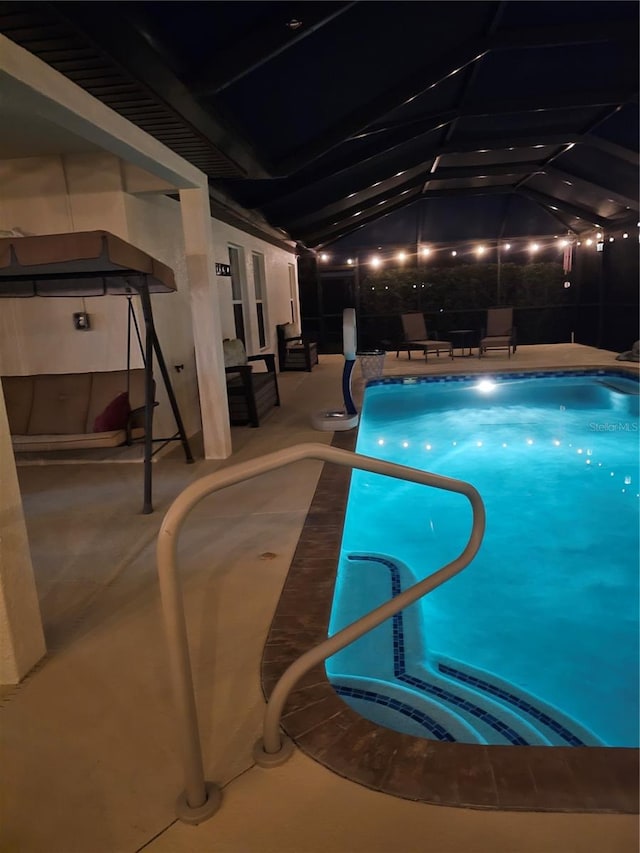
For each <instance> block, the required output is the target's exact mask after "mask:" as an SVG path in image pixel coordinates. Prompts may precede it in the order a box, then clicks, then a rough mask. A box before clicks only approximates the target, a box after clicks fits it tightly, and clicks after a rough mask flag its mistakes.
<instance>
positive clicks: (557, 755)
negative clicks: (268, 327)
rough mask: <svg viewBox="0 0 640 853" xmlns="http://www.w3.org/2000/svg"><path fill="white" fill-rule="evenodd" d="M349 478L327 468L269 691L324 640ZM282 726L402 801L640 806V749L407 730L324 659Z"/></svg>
mask: <svg viewBox="0 0 640 853" xmlns="http://www.w3.org/2000/svg"><path fill="white" fill-rule="evenodd" d="M616 367H617V366H616ZM586 370H589V368H586ZM531 372H533V373H539V372H541V371H531ZM579 372H580V371H579ZM355 442H356V433H355V431H349V432H336V433H335V434H334V438H333V441H332V445H333V446H334V447H340V448H343V449H345V450H353V449H354V448H355ZM350 480H351V472H350V470H349V469H346V468H343V467H341V466H330V465H328V464H325V465H324V467H323V470H322V473H321V475H320V479H319V481H318V485H317V488H316V491H315V495H314V497H313V500H312V503H311V506H310V508H309V512H308V514H307V517H306V520H305V523H304V526H303V529H302V532H301V535H300V539H299V541H298V545H297V548H296V551H295V553H294V557H293V560H292V563H291V567H290V569H289V573H288V575H287V578H286V581H285V584H284V587H283V589H282V593H281V596H280V600H279V602H278V605H277V608H276V611H275V615H274V618H273V621H272V624H271V628H270V631H269V634H268V637H267V641H266V644H265V648H264V653H263V658H262V687H263V691H264V694H265V696H266V697H268V696H269V695H270V693H271V691H272V690H273V688H274V686H275V684H276V683H277V681H278V679H279V678H280V676H281V675H282V673H283V672H284V671H285V669H286V668H287V667H288V666H289V665H290V664H291V663H293V662H294V661H295V660H296V659H297V658H298V657H300V655H302V654H303V653H304V652H306V651H308V649H310V648H312V647H313V646H315V645H317V644H318V643H320V642H322V640H324V639H326V636H327V628H328V623H329V616H330V612H331V603H332V598H333V588H334V583H335V576H336V571H337V563H338V557H339V552H340V545H341V540H342V529H343V521H344V512H345V509H346V502H347V497H348V492H349V483H350ZM282 728H283V729H284V731H285V732H286V733H287V734H288V735H289V737H291V739H292V740H293V741H294V743H295V744H296V745H297V747H298V748H299V749H301V750H302V751H303V752H304V753H306V754H307V755H308V756H309V757H311V758H312V759H314V760H315V761H318V762H319V763H320V764H322V765H324V766H325V767H327V768H328V769H330V770H332V771H334V772H335V773H337V774H339V775H340V776H343V777H344V778H346V779H349V780H351V781H354V782H356V783H358V784H361V785H363V786H365V787H368V788H371V789H373V790H376V791H380V792H383V793H386V794H391V795H393V796H397V797H401V798H403V799H409V800H415V801H419V802H425V803H432V804H437V805H443V806H455V807H463V808H480V809H501V810H521V811H549V812H590V813H617V814H620V813H622V814H636V813H637V812H638V797H639V792H638V774H639V766H638V755H639V752H638V750H636V749H631V748H623V747H569V746H567V747H557V746H553V747H549V746H544V747H541V746H497V745H478V744H466V743H447V742H441V741H435V740H428V739H426V738H418V737H413V736H411V735H405V734H401V733H399V732H395V731H392V730H391V729H386V728H383V727H382V726H379V725H377V724H375V723H373V722H371V721H369V720H367V719H365V718H363V717H361V716H360V715H359V714H357V713H356V712H355V711H354V710H353V709H351V708H350V707H349V706H348V705H347V704H346V703H345V702H344V701H343V700H342V699H341V698H340V696H338V694H337V693H336V692H335V691H334V689H333V687H332V686H331V684H330V683H329V681H328V679H327V676H326V673H325V669H324V666H323V665H320V666H317V667H315V668H314V669H313V670H311V671H310V672H309V673H307V674H306V675H305V676H304V677H303V678H302V679H301V680H300V681H299V683H298V685H297V687H296V689H295V690H294V691H293V692H292V693H291V695H290V697H289V699H288V701H287V704H286V706H285V709H284V713H283V718H282Z"/></svg>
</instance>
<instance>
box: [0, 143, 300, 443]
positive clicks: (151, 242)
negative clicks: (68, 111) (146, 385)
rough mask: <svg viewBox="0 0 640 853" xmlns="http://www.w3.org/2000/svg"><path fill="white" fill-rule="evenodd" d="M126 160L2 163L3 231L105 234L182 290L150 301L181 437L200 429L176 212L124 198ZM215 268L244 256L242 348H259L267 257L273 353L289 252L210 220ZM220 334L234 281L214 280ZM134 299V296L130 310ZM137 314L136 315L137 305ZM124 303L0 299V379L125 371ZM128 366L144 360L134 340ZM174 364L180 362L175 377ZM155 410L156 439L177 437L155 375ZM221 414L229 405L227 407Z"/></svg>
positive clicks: (159, 198) (284, 306)
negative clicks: (257, 265)
mask: <svg viewBox="0 0 640 853" xmlns="http://www.w3.org/2000/svg"><path fill="white" fill-rule="evenodd" d="M123 165H124V164H123V163H122V161H120V160H119V159H118V158H117V157H115V156H113V155H111V154H108V153H106V152H105V153H103V154H74V155H66V156H51V157H38V158H25V159H19V160H7V161H4V162H0V183H2V185H3V188H4V191H3V194H2V197H1V198H0V230H11V229H14V228H17V229H20V230H21V231H22V232H23V233H25V234H55V233H65V232H70V231H88V230H95V229H103V230H106V231H110V232H111V233H113V234H116V235H117V236H119V237H121V238H122V239H124V240H127V241H129V242H131V243H133V244H134V245H136V246H138V247H139V248H141V249H143V250H144V251H146V252H148V253H149V254H150V255H152V256H153V257H156V258H157V259H158V260H160V261H162V262H163V263H165V264H167V265H168V266H170V267H171V268H172V269H173V271H174V274H175V278H176V284H177V286H178V292H177V293H175V294H155V295H152V297H151V299H152V305H153V312H154V319H155V323H156V330H157V333H158V339H159V341H160V345H161V348H162V351H163V354H164V357H165V361H166V364H167V367H168V370H169V375H170V377H171V382H172V385H173V388H174V390H175V394H176V399H177V401H178V405H179V407H180V411H181V414H182V417H183V420H184V423H185V428H186V431H187V434H190V435H191V434H193V433H195V432H197V431H198V430H199V429H200V406H199V399H198V381H197V374H196V362H195V352H194V335H193V321H192V314H191V305H190V294H189V281H188V275H187V265H186V259H185V245H184V233H183V227H182V214H181V207H180V203H179V202H178V201H174V200H172V199H170V198H168V197H167V196H165V195H162V194H154V193H148V194H145V193H143V194H140V195H132V194H130V193H127V192H125V191H124V189H123V187H124V183H123V174H124V173H125V170H124V168H123ZM211 229H212V235H213V243H214V252H215V261H216V262H218V263H225V264H228V263H229V251H228V246H229V244H233V245H236V246H239V247H241V248H242V249H243V251H244V266H245V270H244V272H245V283H246V290H245V293H246V297H247V298H246V303H245V304H246V309H245V311H246V317H245V323H246V325H247V344H248V346H247V349H248V351H249V354H256V353H258V352H259V351H260V348H259V344H258V333H257V316H256V311H255V298H254V293H255V291H254V281H253V263H252V252H259V253H261V254H262V255H263V257H264V265H265V281H266V332H267V345H266V346H265V348H264V351H269V352H273V351H275V350H276V349H277V339H276V334H275V325H276V323H286V322H289V320H290V317H291V311H290V288H289V271H288V265H289V264H293V265H294V269H295V257H294V255H292V254H290V253H288V252H286V251H285V250H283V249H281V248H278V247H276V246H273V245H271V244H270V243H267V242H265V241H264V240H261V239H259V238H258V237H254V236H252V235H249V234H247V233H245V232H243V231H241V230H240V229H238V228H236V227H234V226H231V225H227V224H225V223H223V222H220V221H219V220H211ZM216 283H217V285H218V293H217V294H215V297H217V298H214V299H212V300H211V305H212V310H215V307H213V306H215V305H216V304H217V305H218V306H219V309H218V310H219V311H220V315H221V316H220V319H221V325H222V330H223V332H222V333H223V337H234V336H235V330H234V324H233V308H232V299H231V279H230V278H228V277H217V278H216ZM137 302H138V300H137V299H134V304H137ZM76 311H87V312H88V313H89V314H90V318H91V330H90V331H89V332H84V331H82V332H79V331H77V330H76V329H74V328H73V323H72V314H73V313H74V312H76ZM137 316H138V318H139V322H140V326H141V327H142V317H141V312H140V310H139V306H138V305H137ZM126 352H127V303H126V300H125V298H124V297H121V296H104V297H88V298H81V297H73V298H67V297H61V298H50V299H46V298H34V299H4V300H2V302H1V303H0V374H5V375H11V374H31V373H67V372H82V371H93V370H122V369H124V367H125V366H126ZM131 353H132V360H131V364H132V366H134V367H136V366H141V365H142V359H141V356H140V353H139V351H138V346H137V342H136V341H135V337H134V338H133V339H132V350H131ZM176 365H184V368H183V369H181V370H180V371H179V372H178V371H177V370H176V369H175V366H176ZM156 385H157V392H158V400H159V403H160V405H159V407H158V408H157V410H156V413H155V418H154V420H155V424H156V428H155V433H156V436H163V435H170V434H173V433H174V432H175V424H174V420H173V416H172V413H171V409H170V407H169V404H168V401H167V398H166V392H165V390H164V386H163V383H162V381H161V378H160V376H159V373H158V371H156ZM224 406H225V408H226V400H225V401H224Z"/></svg>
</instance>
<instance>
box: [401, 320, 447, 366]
mask: <svg viewBox="0 0 640 853" xmlns="http://www.w3.org/2000/svg"><path fill="white" fill-rule="evenodd" d="M400 318H401V320H402V329H403V332H404V341H402V342H400V343H398V346H397V351H396V358H398V356H399V355H400V350H401V349H406V350H407V353H408V355H409V359H411V350H412V349H421V350H422V351H423V352H424V358H425V361H426V360H427V354H428V353H430V352H435V353H436V355H437V356H438V358H440V350H443V351H444V352H448V353H449V356H450V357H451V358H453V347H452V345H451V341H440V340H438V338H437V337H433V338H430V337H429V335H428V334H427V329H426V326H425V323H424V315H423V314H421V313H417V312H416V313H412V314H401V315H400Z"/></svg>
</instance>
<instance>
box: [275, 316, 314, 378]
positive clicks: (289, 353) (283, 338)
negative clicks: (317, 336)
mask: <svg viewBox="0 0 640 853" xmlns="http://www.w3.org/2000/svg"><path fill="white" fill-rule="evenodd" d="M276 331H277V333H278V361H279V362H280V370H281V371H282V370H307V371H309V373H311V369H312V368H313V367H314V365H316V364H317V363H318V344H317V343H316V342H315V341H306V340H305V339H304V338H303V337H302V335H298V334H297V329H296V327H295V326H294V325H293V323H281V324H280V325H279V326H276Z"/></svg>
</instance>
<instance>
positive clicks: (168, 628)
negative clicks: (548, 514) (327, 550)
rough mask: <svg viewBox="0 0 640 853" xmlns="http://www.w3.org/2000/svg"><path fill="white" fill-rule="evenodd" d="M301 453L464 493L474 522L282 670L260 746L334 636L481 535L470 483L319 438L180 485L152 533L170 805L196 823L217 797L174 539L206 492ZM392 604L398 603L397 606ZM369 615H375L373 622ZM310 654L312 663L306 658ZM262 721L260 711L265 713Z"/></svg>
mask: <svg viewBox="0 0 640 853" xmlns="http://www.w3.org/2000/svg"><path fill="white" fill-rule="evenodd" d="M305 459H317V460H319V461H322V462H333V463H335V464H337V465H342V466H345V467H348V468H357V469H360V470H364V471H369V472H371V473H374V474H382V475H386V476H390V477H395V478H397V479H403V480H408V481H410V482H414V483H419V484H422V485H425V486H433V487H435V488H439V489H444V490H446V491H451V492H457V493H459V494H463V495H465V496H466V497H467V498H468V499H469V500H470V502H471V505H472V509H473V527H472V532H471V535H470V538H469V541H468V543H467V546H466V547H465V549H464V551H463V552H462V554H461V555H460V556H459V557H458V558H457V559H456V560H454V561H453V562H452V563H449V564H448V565H447V566H445V567H444V568H443V569H440V570H439V571H438V572H436V573H435V574H434V575H432V576H430V577H429V578H427V579H425V580H424V581H421V582H420V583H418V584H416V585H415V586H413V587H411V588H410V589H409V590H406V591H405V592H404V593H402V594H401V595H400V596H397V597H396V598H394V599H393V600H392V601H390V602H387V604H386V605H383V606H382V607H381V608H377V609H376V610H374V611H373V612H372V613H371V614H368V615H367V616H365V617H363V619H362V620H359V622H356V623H354V624H353V625H350V626H348V627H347V628H345V629H343V631H341V632H340V633H339V634H336V635H334V637H331V638H330V639H329V640H327V641H326V642H325V643H323V644H321V646H320V647H318V648H326V645H327V643H328V644H330V646H331V648H330V650H329V651H327V653H326V654H323V656H322V657H320V658H318V660H317V661H316V654H317V649H316V650H312V651H311V652H307V653H306V654H305V655H303V656H302V658H301V659H300V660H299V661H298V662H297V663H296V664H293V665H292V667H290V668H289V669H288V670H287V672H285V674H284V676H283V678H282V679H281V681H280V682H279V683H278V685H277V687H276V690H277V695H275V693H276V692H275V691H274V696H275V702H274V710H273V712H272V713H269V710H267V713H268V728H269V730H268V732H267V729H266V728H265V746H267V745H268V747H269V749H268V750H267V749H265V752H268V753H270V754H274V753H277V752H278V751H279V750H280V746H281V744H280V740H279V732H278V725H279V720H280V713H281V710H282V707H283V706H284V703H285V701H286V698H287V695H288V693H289V691H290V689H291V687H292V686H293V685H294V684H295V683H296V681H297V680H298V679H299V678H300V677H301V676H302V675H303V674H304V672H306V671H307V670H308V669H310V668H311V667H312V666H314V665H315V663H317V662H319V661H320V660H324V657H326V656H328V655H330V654H332V653H333V650H332V649H333V643H335V642H336V641H339V642H342V640H343V639H345V635H349V636H350V635H351V633H353V631H354V629H355V630H356V631H357V633H354V634H353V637H352V639H356V638H357V637H359V636H362V634H364V633H366V631H368V630H370V629H371V628H373V627H375V625H376V624H379V623H380V622H381V621H384V619H387V618H389V616H391V615H393V613H395V612H397V611H399V610H401V609H402V608H403V607H406V606H407V604H408V603H410V601H414V600H416V598H419V597H420V595H422V594H424V593H425V592H428V591H429V590H430V589H433V587H434V586H437V585H438V584H439V583H442V582H443V581H445V580H447V579H448V578H449V577H451V576H453V575H454V574H456V573H457V572H458V571H460V570H461V569H462V568H464V566H465V565H467V564H468V563H469V562H470V561H471V560H472V559H473V557H474V555H475V553H476V552H477V550H478V548H479V546H480V542H481V541H482V535H483V532H484V506H483V504H482V500H481V498H480V495H479V494H478V492H477V491H476V490H475V489H474V488H473V486H471V485H470V484H468V483H464V482H462V481H460V480H454V479H451V478H449V477H442V476H440V475H439V474H431V473H428V472H426V471H418V470H417V469H414V468H408V467H406V466H404V465H397V464H395V463H393V462H384V461H382V460H380V459H374V458H372V457H369V456H362V455H360V454H357V453H352V452H350V451H347V450H340V449H338V448H335V447H330V446H328V445H324V444H311V443H309V444H298V445H295V446H294V447H289V448H286V449H284V450H278V451H276V452H275V453H269V454H267V455H265V456H262V457H259V458H257V459H252V460H249V461H248V462H243V463H240V464H238V465H234V466H231V467H230V468H226V469H224V470H222V471H217V472H216V473H214V474H210V475H208V476H206V477H202V478H201V479H200V480H197V481H196V482H195V483H192V484H191V485H190V486H187V488H186V489H184V491H183V492H181V494H180V495H178V497H177V498H176V499H175V500H174V502H173V503H172V504H171V506H170V507H169V509H168V510H167V513H166V515H165V517H164V519H163V521H162V525H161V527H160V531H159V533H158V544H157V565H158V578H159V583H160V596H161V602H162V612H163V619H164V626H165V633H166V637H167V643H168V649H169V670H170V678H171V682H172V687H173V693H174V700H175V704H176V710H177V714H178V722H179V728H180V743H181V749H182V759H183V767H184V776H185V790H184V793H183V794H182V795H181V796H180V797H179V798H178V802H177V811H178V816H179V817H180V818H181V819H182V820H184V821H186V822H191V823H199V822H200V821H202V820H206V818H207V817H210V816H211V815H212V814H214V813H215V811H216V810H217V809H218V807H219V804H220V798H221V797H220V791H219V789H218V788H217V787H216V786H214V785H212V784H211V783H207V782H205V779H204V771H203V763H202V749H201V745H200V736H199V732H198V716H197V710H196V701H195V693H194V687H193V677H192V670H191V662H190V658H189V643H188V638H187V629H186V620H185V614H184V603H183V596H182V589H181V585H180V579H179V575H178V565H177V544H178V537H179V534H180V531H181V528H182V525H183V524H184V521H185V519H186V517H187V516H188V514H189V513H190V512H191V510H192V509H193V508H194V507H195V506H196V504H198V503H199V502H200V501H201V500H202V499H203V498H205V497H206V496H207V495H210V494H212V493H213V492H217V491H220V490H221V489H224V488H226V487H227V486H232V485H235V484H236V483H240V482H244V481H245V480H249V479H252V478H254V477H257V476H259V475H261V474H266V473H268V472H269V471H274V470H276V469H278V468H283V467H284V466H286V465H290V464H291V463H293V462H299V461H302V460H305ZM411 596H415V597H411ZM398 603H399V606H397V605H398ZM387 609H388V612H387ZM382 610H384V611H385V615H383V616H381V611H382ZM372 619H373V620H377V621H375V622H372V621H371V620H372ZM363 622H366V625H365V626H364V627H362V626H361V623H363ZM361 627H362V630H361ZM349 642H351V640H349V639H346V642H345V643H344V644H345V645H348V643H349ZM338 648H342V646H341V645H338V646H336V648H335V649H334V650H337V649H338ZM310 656H312V658H311V657H310ZM311 659H312V662H311V663H310V662H309V661H310V660H311ZM301 662H303V664H302V667H303V668H301V667H300V666H299V665H300V663H301ZM285 679H286V680H285ZM283 681H284V682H285V683H284V684H282V682H283ZM272 701H273V699H272ZM274 720H275V734H274ZM266 725H267V717H265V726H266Z"/></svg>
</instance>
